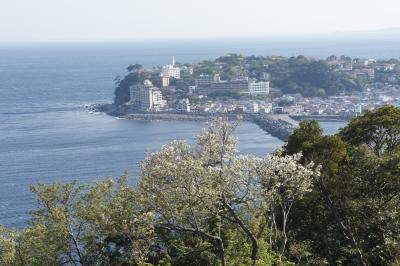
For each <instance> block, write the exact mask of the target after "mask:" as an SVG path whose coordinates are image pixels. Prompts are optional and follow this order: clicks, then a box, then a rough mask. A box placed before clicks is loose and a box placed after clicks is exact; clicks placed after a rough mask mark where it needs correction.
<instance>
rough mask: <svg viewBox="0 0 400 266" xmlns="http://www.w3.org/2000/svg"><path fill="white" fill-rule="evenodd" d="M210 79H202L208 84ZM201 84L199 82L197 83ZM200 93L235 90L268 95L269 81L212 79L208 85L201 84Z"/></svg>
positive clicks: (242, 92)
mask: <svg viewBox="0 0 400 266" xmlns="http://www.w3.org/2000/svg"><path fill="white" fill-rule="evenodd" d="M209 81H210V79H209V77H207V79H205V78H204V79H203V80H202V82H203V83H202V84H207V83H206V82H209ZM197 84H199V83H197ZM199 92H200V93H205V94H209V93H215V92H233V93H241V94H250V95H268V94H269V82H268V81H262V82H257V81H256V80H255V79H249V78H247V77H245V78H239V79H234V80H230V81H226V80H224V81H221V80H218V81H214V79H213V81H211V83H209V84H208V86H206V85H203V86H199Z"/></svg>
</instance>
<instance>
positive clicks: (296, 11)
mask: <svg viewBox="0 0 400 266" xmlns="http://www.w3.org/2000/svg"><path fill="white" fill-rule="evenodd" d="M399 10H400V1H399V0H273V1H272V0H245V1H242V0H0V42H24V41H28V42H42V41H96V40H104V41H119V40H142V39H185V38H215V37H247V36H253V37H263V36H270V35H291V34H305V33H311V34H316V33H326V32H328V33H331V32H348V31H363V30H375V29H383V28H400V15H399V14H400V11H399Z"/></svg>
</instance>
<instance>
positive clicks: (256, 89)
mask: <svg viewBox="0 0 400 266" xmlns="http://www.w3.org/2000/svg"><path fill="white" fill-rule="evenodd" d="M248 90H249V94H250V95H268V94H269V81H261V82H256V81H255V80H252V81H249V83H248Z"/></svg>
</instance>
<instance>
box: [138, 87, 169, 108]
mask: <svg viewBox="0 0 400 266" xmlns="http://www.w3.org/2000/svg"><path fill="white" fill-rule="evenodd" d="M130 95H131V101H130V102H131V103H132V104H135V105H137V106H138V107H139V108H140V109H142V110H145V111H159V110H161V109H163V108H164V107H165V106H166V103H167V102H166V101H165V100H164V99H163V97H162V93H161V91H160V90H159V89H158V88H157V87H154V86H153V84H152V83H151V81H150V80H146V81H145V82H144V83H143V84H135V85H133V86H131V88H130Z"/></svg>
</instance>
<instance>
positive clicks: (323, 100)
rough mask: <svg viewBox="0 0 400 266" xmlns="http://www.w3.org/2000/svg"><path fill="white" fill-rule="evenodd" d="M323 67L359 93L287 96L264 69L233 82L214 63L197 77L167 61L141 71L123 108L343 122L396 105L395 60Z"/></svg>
mask: <svg viewBox="0 0 400 266" xmlns="http://www.w3.org/2000/svg"><path fill="white" fill-rule="evenodd" d="M226 57H227V58H229V57H239V58H240V56H237V55H228V56H226ZM310 60H312V59H310ZM324 64H326V65H327V66H328V70H329V71H330V72H332V73H338V74H340V75H343V76H345V77H347V78H348V79H350V80H355V81H357V82H358V84H360V85H359V89H355V90H352V91H347V90H344V91H339V92H338V93H335V94H334V95H327V93H326V92H325V91H323V88H322V86H321V89H319V90H320V91H318V93H317V94H316V95H312V96H307V95H304V94H302V93H300V92H295V91H294V92H293V93H287V92H285V91H284V90H282V89H281V88H279V87H278V86H274V85H275V84H274V83H273V82H272V84H271V80H273V76H272V73H269V72H268V65H264V70H265V71H262V72H261V73H256V75H254V72H253V73H251V74H250V75H242V76H239V75H240V74H246V73H240V71H238V72H239V73H238V74H239V75H238V76H234V77H232V75H231V76H230V78H224V79H223V76H224V73H223V63H216V65H217V71H215V72H211V71H210V69H206V70H204V72H201V66H200V67H199V66H198V65H188V64H185V65H183V64H178V63H176V62H175V58H173V59H172V62H171V64H168V65H164V66H155V67H153V69H151V70H150V71H148V70H146V71H148V72H149V73H150V75H149V78H148V79H144V80H143V81H142V80H140V81H139V82H135V83H133V84H132V85H130V86H129V100H128V101H126V103H124V105H125V107H128V108H131V109H132V110H136V111H141V112H179V113H209V114H221V113H223V114H227V113H231V114H245V113H253V114H254V113H262V114H288V115H290V116H299V117H303V116H315V117H318V116H320V117H326V118H329V117H331V118H337V119H345V120H347V119H350V118H351V117H354V116H357V115H360V114H362V113H365V112H366V111H368V110H373V109H375V108H377V107H379V106H382V105H386V104H391V105H395V106H398V105H399V104H400V65H399V64H397V62H395V60H389V61H378V60H375V59H351V58H349V57H344V56H341V57H336V56H331V57H328V58H327V59H326V60H324ZM133 67H136V69H134V70H133V71H134V72H136V73H141V72H143V71H145V70H143V69H142V67H141V66H137V65H136V66H133ZM196 67H197V68H199V69H196ZM218 70H221V71H218ZM243 72H246V71H243ZM225 76H226V75H225Z"/></svg>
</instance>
